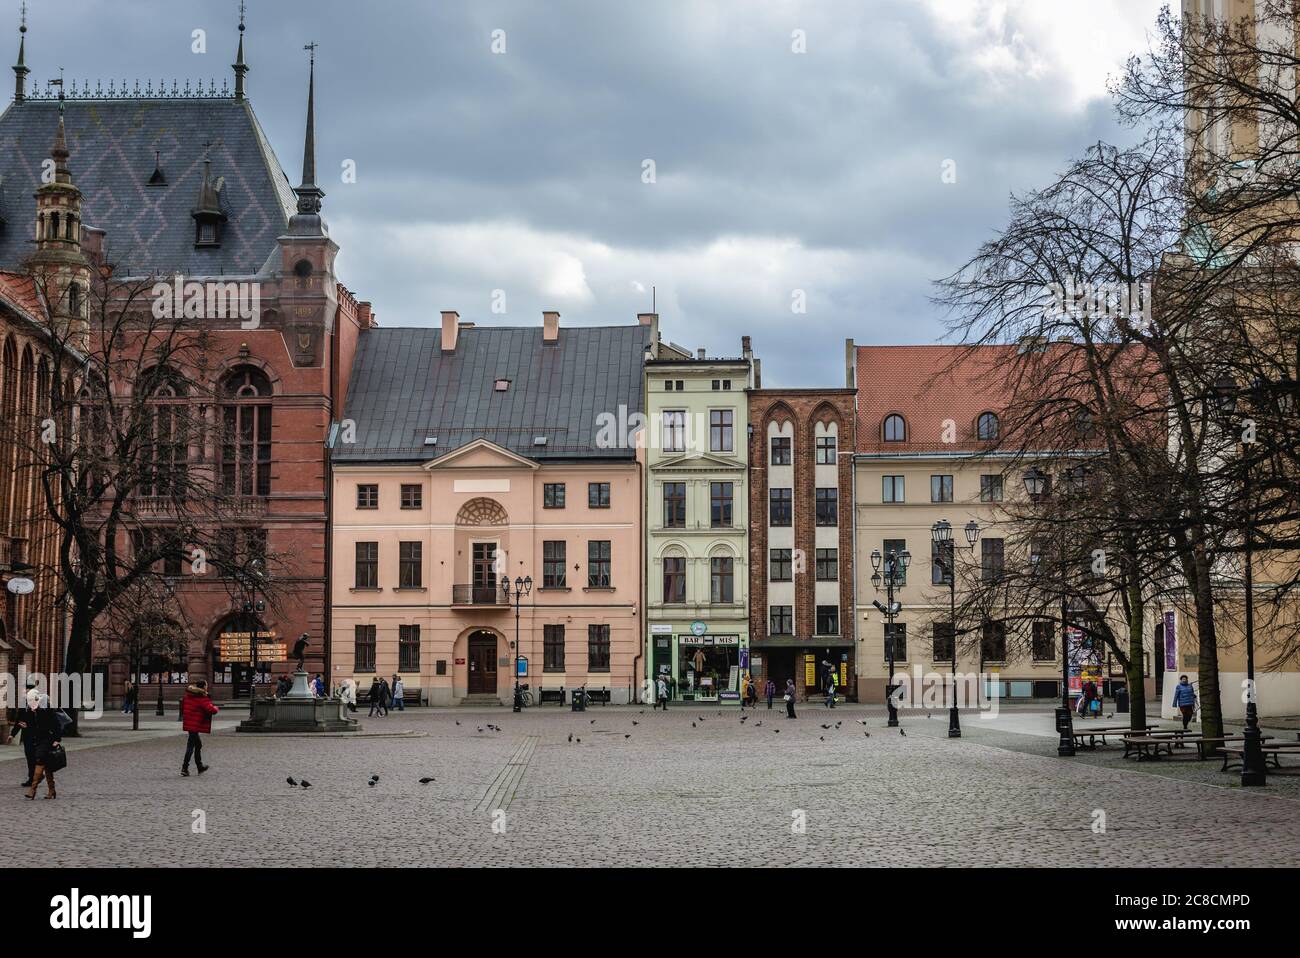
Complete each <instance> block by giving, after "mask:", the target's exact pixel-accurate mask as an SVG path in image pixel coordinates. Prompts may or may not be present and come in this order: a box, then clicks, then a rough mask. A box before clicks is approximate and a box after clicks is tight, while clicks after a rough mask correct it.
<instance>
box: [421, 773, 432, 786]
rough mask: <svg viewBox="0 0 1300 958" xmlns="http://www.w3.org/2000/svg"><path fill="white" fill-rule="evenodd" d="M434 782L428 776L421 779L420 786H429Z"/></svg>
mask: <svg viewBox="0 0 1300 958" xmlns="http://www.w3.org/2000/svg"><path fill="white" fill-rule="evenodd" d="M432 781H433V779H432V778H430V777H429V776H427V775H426V776H425V777H424V778H422V779H420V784H421V785H428V784H429V783H430V782H432Z"/></svg>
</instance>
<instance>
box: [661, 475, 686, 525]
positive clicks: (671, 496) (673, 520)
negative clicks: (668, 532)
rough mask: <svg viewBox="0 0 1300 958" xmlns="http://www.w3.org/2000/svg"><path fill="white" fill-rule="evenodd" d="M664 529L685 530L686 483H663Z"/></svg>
mask: <svg viewBox="0 0 1300 958" xmlns="http://www.w3.org/2000/svg"><path fill="white" fill-rule="evenodd" d="M664 528H665V529H685V528H686V483H684V482H665V483H664Z"/></svg>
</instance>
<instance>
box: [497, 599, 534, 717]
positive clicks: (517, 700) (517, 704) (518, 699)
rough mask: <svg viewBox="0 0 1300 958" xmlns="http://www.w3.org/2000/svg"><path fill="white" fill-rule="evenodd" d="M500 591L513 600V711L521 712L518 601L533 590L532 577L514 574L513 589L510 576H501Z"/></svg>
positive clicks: (522, 700)
mask: <svg viewBox="0 0 1300 958" xmlns="http://www.w3.org/2000/svg"><path fill="white" fill-rule="evenodd" d="M501 591H502V592H504V593H505V596H506V599H507V600H510V599H512V598H513V599H514V601H515V701H514V711H516V712H522V711H523V708H524V692H523V689H521V688H520V687H519V603H520V602H521V601H522V600H523V598H524V596H526V595H528V593H530V592H532V591H533V577H532V576H526V577H524V578H520V577H519V576H515V582H514V587H513V591H512V588H511V585H510V576H508V575H503V576H502V577H501Z"/></svg>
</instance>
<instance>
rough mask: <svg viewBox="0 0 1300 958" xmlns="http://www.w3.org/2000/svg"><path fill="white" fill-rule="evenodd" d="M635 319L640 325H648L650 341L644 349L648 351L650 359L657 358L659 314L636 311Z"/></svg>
mask: <svg viewBox="0 0 1300 958" xmlns="http://www.w3.org/2000/svg"><path fill="white" fill-rule="evenodd" d="M636 321H637V322H638V323H639V324H640V325H642V326H649V327H650V337H649V338H650V343H649V345H648V346H646V349H647V350H649V352H650V358H651V359H658V358H659V314H658V313H637V314H636Z"/></svg>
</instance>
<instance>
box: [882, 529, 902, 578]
mask: <svg viewBox="0 0 1300 958" xmlns="http://www.w3.org/2000/svg"><path fill="white" fill-rule="evenodd" d="M881 551H882V552H883V553H884V556H885V557H884V559H882V560H881V564H880V571H881V573H882V574H883V573H885V572H888V571H889V567H890V562H889V553H891V552H892V553H894V555H896V556H897V555H900V554H901V553H903V552H906V551H907V540H906V539H886V540H885V542H884V545H883V547H882V549H881ZM893 570H894V584H895V585H898V586H903V585H907V569H905V568H904V567H903V562H902V560H901V559H898V560H895V561H894V563H893Z"/></svg>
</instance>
